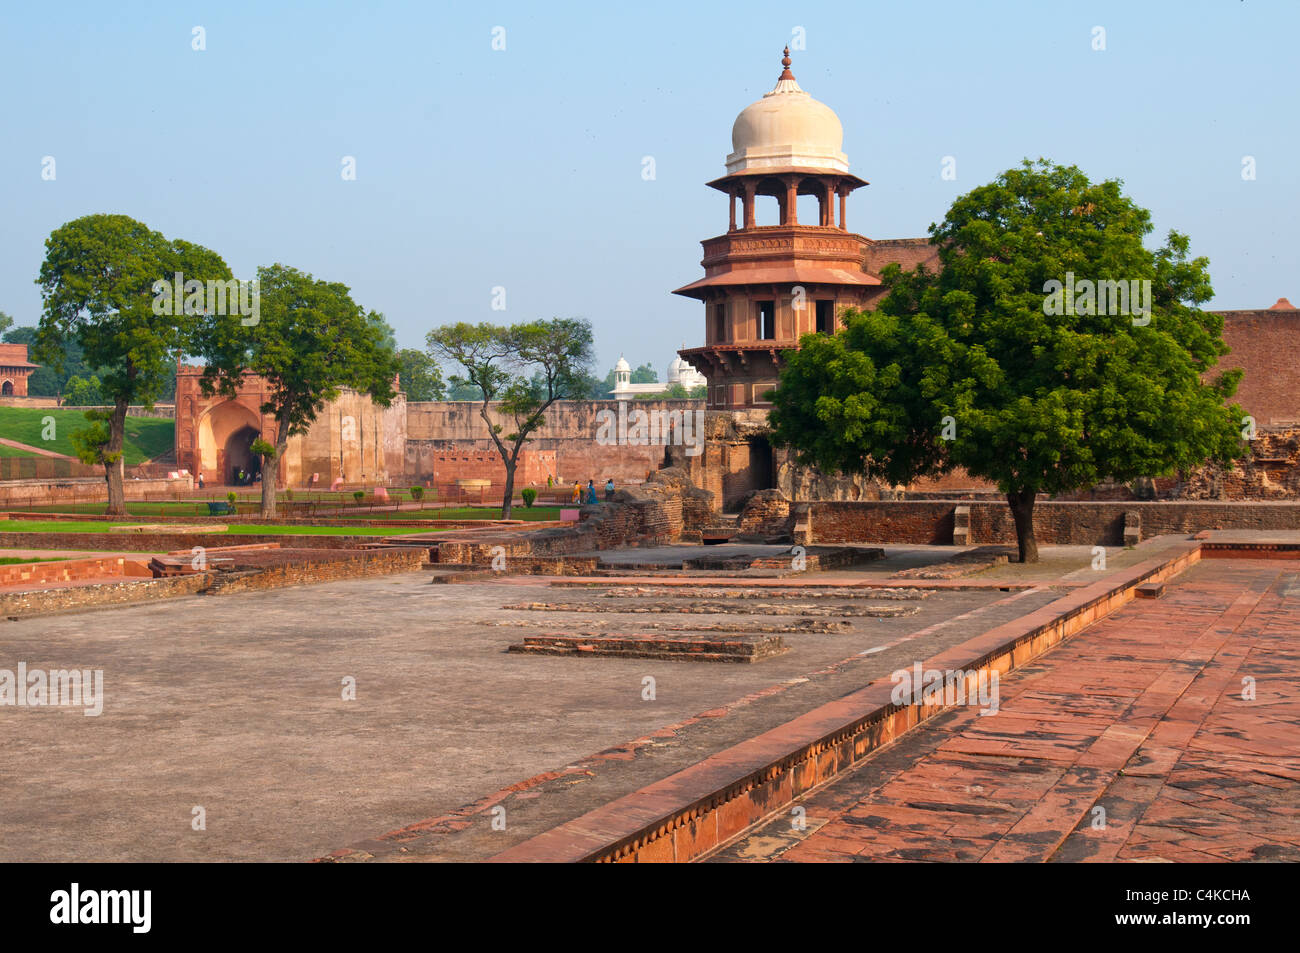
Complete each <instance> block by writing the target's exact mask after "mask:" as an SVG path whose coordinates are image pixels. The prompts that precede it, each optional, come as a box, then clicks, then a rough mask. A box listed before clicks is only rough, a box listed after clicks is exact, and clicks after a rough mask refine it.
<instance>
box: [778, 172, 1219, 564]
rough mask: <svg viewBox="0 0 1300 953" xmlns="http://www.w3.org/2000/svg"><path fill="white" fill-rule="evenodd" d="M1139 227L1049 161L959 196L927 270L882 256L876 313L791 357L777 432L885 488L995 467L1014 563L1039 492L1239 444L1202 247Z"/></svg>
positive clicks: (1028, 550)
mask: <svg viewBox="0 0 1300 953" xmlns="http://www.w3.org/2000/svg"><path fill="white" fill-rule="evenodd" d="M1150 231H1151V222H1150V214H1149V213H1148V212H1147V211H1146V210H1145V209H1143V208H1141V207H1139V206H1138V205H1136V204H1135V203H1134V202H1133V200H1132V199H1130V198H1129V197H1128V196H1126V195H1124V194H1123V192H1122V190H1121V183H1119V182H1118V181H1105V182H1100V183H1096V184H1094V183H1092V182H1090V181H1089V180H1088V179H1087V177H1086V176H1085V175H1084V174H1083V173H1082V172H1081V171H1080V170H1079V169H1077V168H1075V167H1073V166H1069V167H1066V166H1060V165H1056V164H1053V163H1050V162H1047V161H1044V160H1039V161H1038V162H1037V163H1031V162H1028V161H1026V162H1025V163H1024V164H1023V165H1022V166H1020V167H1018V168H1015V169H1011V170H1009V171H1007V172H1004V173H1003V174H1002V175H1000V176H998V178H997V179H996V180H994V181H993V182H992V183H990V184H988V185H985V186H981V187H979V188H977V189H975V190H973V191H972V192H970V193H969V194H967V195H964V196H961V197H959V198H958V199H957V200H956V201H955V202H954V203H953V205H952V207H951V208H950V209H949V211H948V214H947V215H946V216H945V218H944V220H943V222H942V223H940V224H937V225H932V226H931V227H930V234H931V240H932V241H933V242H934V244H936V245H937V246H938V250H939V259H940V264H941V269H940V270H939V272H938V273H937V274H932V273H928V272H927V271H926V270H925V269H924V268H923V267H919V268H918V269H916V270H915V271H912V272H902V271H901V270H900V269H899V268H898V266H896V265H894V266H890V267H888V268H886V269H885V272H884V278H885V281H886V284H887V286H888V288H889V293H888V295H887V296H886V297H885V298H884V299H883V300H882V301H881V302H880V303H879V306H878V307H877V308H876V310H875V311H871V312H854V311H850V312H848V313H847V314H846V315H845V327H844V329H843V330H842V331H840V332H839V333H838V334H836V335H834V336H828V335H807V336H805V337H804V338H803V340H802V341H801V342H800V350H799V351H797V352H791V353H789V354H788V355H787V358H788V359H787V363H786V367H785V369H784V370H783V372H782V374H781V379H780V384H779V386H778V388H777V390H776V391H775V393H774V394H773V411H772V414H771V418H770V419H771V424H772V427H773V431H774V433H773V437H774V439H775V441H776V442H777V443H780V444H783V445H786V446H789V447H792V448H794V449H795V450H796V451H797V456H798V459H799V460H800V461H801V462H803V463H805V464H815V465H817V466H819V467H822V468H825V469H830V470H840V471H843V472H857V473H864V474H867V475H869V476H874V477H877V478H880V479H883V480H885V481H887V482H889V483H890V484H899V483H907V482H910V481H911V480H913V479H915V478H917V477H919V476H927V475H929V476H935V475H939V474H942V473H944V472H947V471H949V470H951V469H953V468H954V467H962V468H964V469H965V470H966V471H967V472H969V473H970V474H971V475H972V476H974V477H979V478H983V479H986V480H989V481H992V482H994V483H996V484H997V486H998V487H999V489H1000V490H1001V491H1002V492H1003V493H1005V494H1006V495H1007V499H1008V503H1009V504H1010V506H1011V509H1012V512H1013V515H1014V516H1015V520H1016V528H1017V535H1018V538H1019V548H1020V557H1021V559H1022V560H1025V561H1033V560H1035V559H1037V543H1036V541H1035V539H1034V535H1033V522H1032V513H1033V502H1034V499H1035V496H1036V494H1038V493H1047V494H1055V493H1062V492H1066V491H1070V490H1076V489H1080V488H1085V487H1089V486H1092V485H1095V484H1096V483H1098V482H1101V481H1103V480H1106V479H1113V480H1129V479H1133V478H1136V477H1140V476H1160V475H1167V474H1170V473H1172V472H1174V471H1175V470H1177V469H1182V468H1189V467H1193V466H1197V465H1200V464H1201V463H1203V462H1205V461H1207V460H1218V461H1223V462H1229V461H1231V460H1232V459H1234V458H1235V457H1238V456H1240V455H1241V454H1242V452H1243V444H1242V436H1243V416H1242V412H1241V409H1240V408H1239V407H1237V406H1236V405H1232V406H1228V405H1226V403H1225V401H1227V400H1228V399H1229V398H1231V397H1232V395H1233V394H1234V393H1235V392H1236V386H1237V381H1238V380H1239V378H1240V374H1241V372H1240V371H1239V370H1229V371H1224V372H1218V373H1216V374H1215V375H1214V376H1213V377H1211V376H1210V375H1209V374H1207V372H1209V371H1211V369H1212V368H1214V366H1215V364H1216V362H1217V361H1218V359H1219V358H1220V357H1222V356H1223V355H1225V354H1226V353H1227V351H1228V349H1227V346H1226V345H1225V344H1224V343H1223V339H1222V331H1223V321H1222V318H1220V317H1219V316H1217V315H1214V314H1211V313H1209V312H1205V311H1202V310H1200V308H1199V307H1198V306H1199V305H1201V304H1203V303H1205V302H1206V301H1208V300H1209V299H1210V297H1211V296H1212V290H1211V286H1210V279H1209V275H1208V272H1207V268H1208V261H1207V260H1206V259H1205V258H1189V257H1188V250H1189V247H1190V243H1189V241H1188V239H1187V237H1186V236H1184V235H1180V234H1178V233H1177V232H1172V231H1171V232H1170V233H1169V235H1168V237H1167V239H1166V240H1165V243H1164V244H1163V245H1162V246H1161V247H1160V248H1158V249H1156V250H1150V249H1148V248H1147V247H1146V246H1145V245H1144V243H1143V239H1144V238H1145V237H1146V236H1147V235H1148V233H1149V232H1150ZM1144 282H1149V284H1144ZM1120 283H1123V290H1124V291H1126V292H1131V294H1126V295H1123V296H1121V295H1120V294H1119V291H1120ZM1063 286H1068V287H1070V288H1073V289H1074V290H1076V291H1077V295H1075V296H1071V295H1069V294H1063ZM1103 289H1104V291H1105V293H1104V294H1103ZM1148 290H1149V294H1147V291H1148ZM1084 292H1090V293H1089V294H1085V293H1084ZM1144 298H1145V301H1144V300H1143V299H1144ZM1203 375H1204V376H1205V378H1207V379H1204V380H1203Z"/></svg>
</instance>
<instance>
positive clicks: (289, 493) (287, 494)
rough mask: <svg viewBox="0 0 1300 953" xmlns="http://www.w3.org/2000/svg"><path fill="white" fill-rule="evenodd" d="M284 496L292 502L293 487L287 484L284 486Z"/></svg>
mask: <svg viewBox="0 0 1300 953" xmlns="http://www.w3.org/2000/svg"><path fill="white" fill-rule="evenodd" d="M284 498H285V499H286V500H288V501H289V502H290V503H292V502H293V487H291V486H286V487H285V488H284Z"/></svg>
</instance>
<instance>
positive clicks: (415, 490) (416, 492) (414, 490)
mask: <svg viewBox="0 0 1300 953" xmlns="http://www.w3.org/2000/svg"><path fill="white" fill-rule="evenodd" d="M411 499H413V500H415V502H417V503H419V502H420V501H421V500H422V499H424V487H422V486H413V487H411Z"/></svg>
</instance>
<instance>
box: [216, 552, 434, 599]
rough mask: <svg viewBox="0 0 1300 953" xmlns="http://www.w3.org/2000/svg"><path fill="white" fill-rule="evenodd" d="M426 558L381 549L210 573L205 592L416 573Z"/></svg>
mask: <svg viewBox="0 0 1300 953" xmlns="http://www.w3.org/2000/svg"><path fill="white" fill-rule="evenodd" d="M425 555H426V551H425V550H423V549H381V550H375V551H373V552H367V553H357V554H356V555H354V556H349V557H346V558H340V559H327V560H312V559H308V560H303V561H301V562H291V563H286V564H283V565H279V566H271V567H268V568H266V569H255V570H249V571H247V572H232V573H208V575H209V576H211V577H212V581H211V585H209V586H208V587H206V588H205V589H204V590H203V591H204V593H205V594H208V595H227V594H229V593H234V592H255V591H257V590H260V589H280V588H283V587H285V586H301V585H310V584H312V583H317V582H332V581H334V580H336V579H360V578H363V577H365V576H388V575H392V574H394V573H400V572H416V571H418V570H419V569H420V567H421V566H422V565H423V564H424V560H425Z"/></svg>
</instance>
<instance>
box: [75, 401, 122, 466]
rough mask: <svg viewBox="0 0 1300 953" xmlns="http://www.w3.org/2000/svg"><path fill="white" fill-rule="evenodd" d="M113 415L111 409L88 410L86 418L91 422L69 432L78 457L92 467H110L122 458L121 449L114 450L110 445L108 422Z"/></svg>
mask: <svg viewBox="0 0 1300 953" xmlns="http://www.w3.org/2000/svg"><path fill="white" fill-rule="evenodd" d="M112 416H113V412H112V411H110V410H88V411H86V420H88V421H89V423H88V424H87V425H86V426H84V427H78V428H77V429H76V430H73V431H72V433H70V434H68V439H69V440H71V441H72V447H73V450H74V451H75V452H76V454H77V459H79V460H80V461H81V462H82V463H84V464H86V465H88V466H92V467H95V466H103V467H109V466H112V465H113V464H114V463H116V462H117V461H118V460H120V459H121V457H122V451H121V450H116V451H114V450H110V449H109V447H108V445H109V442H110V440H111V435H110V433H109V426H108V424H109V420H110V419H111V418H112Z"/></svg>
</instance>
